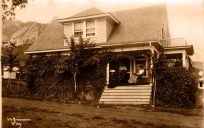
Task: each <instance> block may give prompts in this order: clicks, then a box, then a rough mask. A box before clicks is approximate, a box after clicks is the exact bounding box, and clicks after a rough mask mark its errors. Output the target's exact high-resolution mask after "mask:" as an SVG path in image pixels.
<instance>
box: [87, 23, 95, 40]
mask: <svg viewBox="0 0 204 128" xmlns="http://www.w3.org/2000/svg"><path fill="white" fill-rule="evenodd" d="M91 36H95V20H91V21H86V37H91Z"/></svg>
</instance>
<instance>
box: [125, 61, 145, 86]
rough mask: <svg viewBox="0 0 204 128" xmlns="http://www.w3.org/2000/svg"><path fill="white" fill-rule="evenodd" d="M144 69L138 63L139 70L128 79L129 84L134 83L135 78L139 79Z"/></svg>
mask: <svg viewBox="0 0 204 128" xmlns="http://www.w3.org/2000/svg"><path fill="white" fill-rule="evenodd" d="M144 73H145V70H144V68H143V66H142V65H139V71H138V72H137V73H133V74H132V76H131V77H130V79H129V80H128V83H129V84H134V83H136V82H137V79H141V78H142V76H143V75H144Z"/></svg>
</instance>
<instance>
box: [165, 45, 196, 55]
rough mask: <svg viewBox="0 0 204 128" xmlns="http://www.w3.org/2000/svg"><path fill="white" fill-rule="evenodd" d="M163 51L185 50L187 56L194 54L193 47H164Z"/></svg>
mask: <svg viewBox="0 0 204 128" xmlns="http://www.w3.org/2000/svg"><path fill="white" fill-rule="evenodd" d="M164 50H165V51H173V50H185V51H186V53H187V54H188V55H193V54H194V49H193V45H185V46H172V47H164Z"/></svg>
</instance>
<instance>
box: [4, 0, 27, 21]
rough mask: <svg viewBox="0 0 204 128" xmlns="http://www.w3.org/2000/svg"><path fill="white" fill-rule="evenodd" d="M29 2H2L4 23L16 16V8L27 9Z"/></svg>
mask: <svg viewBox="0 0 204 128" xmlns="http://www.w3.org/2000/svg"><path fill="white" fill-rule="evenodd" d="M27 3H28V0H2V9H3V14H2V21H5V20H6V19H8V17H10V18H11V17H13V16H15V13H14V11H15V9H16V7H20V8H25V6H26V4H27Z"/></svg>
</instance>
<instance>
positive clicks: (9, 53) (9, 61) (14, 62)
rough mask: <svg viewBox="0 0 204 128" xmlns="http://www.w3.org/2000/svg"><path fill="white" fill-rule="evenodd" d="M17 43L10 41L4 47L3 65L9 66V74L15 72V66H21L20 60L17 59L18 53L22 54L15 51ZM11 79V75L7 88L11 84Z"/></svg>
mask: <svg viewBox="0 0 204 128" xmlns="http://www.w3.org/2000/svg"><path fill="white" fill-rule="evenodd" d="M15 48H16V46H15V44H14V43H10V44H9V45H8V46H6V47H3V50H2V51H3V52H2V53H3V54H2V65H3V66H7V67H8V68H7V71H8V72H9V74H11V73H12V72H13V68H14V67H19V66H20V62H19V60H18V59H17V57H18V55H19V54H20V53H19V52H15ZM10 81H11V78H10V77H9V80H8V84H7V88H8V87H9V86H10Z"/></svg>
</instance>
